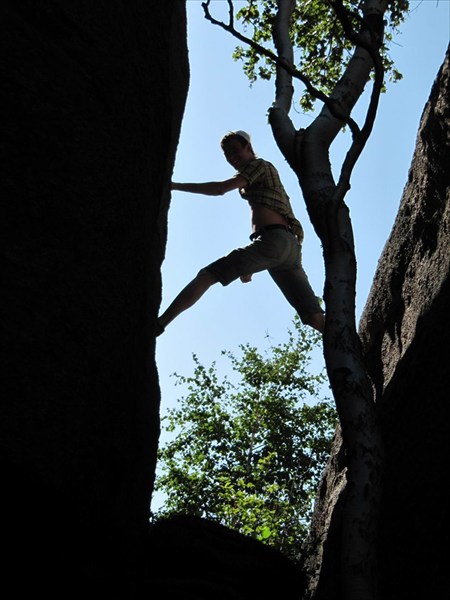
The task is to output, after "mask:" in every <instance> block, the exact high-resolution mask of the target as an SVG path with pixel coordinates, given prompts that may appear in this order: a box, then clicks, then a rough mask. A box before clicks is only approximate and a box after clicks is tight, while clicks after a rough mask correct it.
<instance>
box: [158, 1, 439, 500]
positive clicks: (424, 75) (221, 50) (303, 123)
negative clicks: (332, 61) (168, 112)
mask: <svg viewBox="0 0 450 600" xmlns="http://www.w3.org/2000/svg"><path fill="white" fill-rule="evenodd" d="M239 4H242V3H240V2H236V5H239ZM410 4H411V8H412V12H411V14H410V16H409V17H408V19H407V21H406V23H404V24H403V25H402V27H401V33H400V35H399V36H397V37H396V39H395V41H394V45H393V47H392V49H391V56H392V57H393V58H394V60H395V62H396V65H397V68H398V69H399V70H400V71H401V72H402V73H403V76H404V79H403V80H402V81H401V82H399V83H397V84H394V85H392V84H391V85H389V88H388V93H387V94H384V95H383V96H382V97H381V102H380V107H379V111H378V115H377V120H376V123H375V127H374V130H373V133H372V136H371V138H370V139H369V141H368V144H367V146H366V148H365V150H364V152H363V155H362V156H361V158H360V160H359V162H358V164H357V165H356V167H355V170H354V172H353V177H352V182H351V183H352V187H351V190H350V191H349V193H348V194H347V197H346V202H347V204H348V206H349V208H350V212H351V218H352V222H353V228H354V235H355V246H356V254H357V261H358V282H357V297H356V315H357V319H359V317H360V315H361V313H362V310H363V309H364V305H365V302H366V300H367V296H368V293H369V291H370V286H371V282H372V279H373V276H374V273H375V270H376V267H377V262H378V259H379V256H380V254H381V251H382V250H383V247H384V244H385V242H386V240H387V238H388V236H389V234H390V231H391V229H392V225H393V223H394V219H395V216H396V213H397V210H398V206H399V202H400V198H401V195H402V191H403V188H404V185H405V183H406V181H407V175H408V169H409V166H410V163H411V158H412V155H413V151H414V147H415V140H416V135H417V130H418V126H419V122H420V117H421V114H422V111H423V108H424V106H425V103H426V102H427V100H428V97H429V94H430V90H431V86H432V83H433V81H434V79H435V77H436V75H437V72H438V69H439V67H440V66H441V64H442V62H443V60H444V56H445V52H446V48H447V45H448V43H449V38H450V2H449V0H422V1H421V2H420V1H412V2H411V3H410ZM187 12H188V47H189V63H190V87H189V94H188V99H187V104H186V110H185V114H184V119H183V125H182V130H181V137H180V142H179V146H178V151H177V157H176V163H175V167H174V173H173V180H174V181H180V182H192V181H194V182H197V181H198V182H201V181H212V180H222V179H227V178H229V177H231V176H232V175H233V174H234V172H233V170H232V168H231V167H230V166H229V165H228V163H227V162H226V161H225V160H224V158H223V154H222V151H221V149H220V147H219V141H220V139H221V137H222V136H223V135H224V134H225V133H226V132H227V131H230V130H235V129H243V130H245V131H248V132H249V133H250V134H251V136H252V141H253V147H254V149H255V152H256V153H257V155H258V156H260V157H262V158H265V159H267V160H269V161H271V162H272V163H273V164H274V165H275V166H276V167H277V168H278V170H279V172H280V175H281V179H282V181H283V184H284V186H285V188H286V191H287V193H288V195H289V196H290V198H291V203H292V206H293V209H294V212H295V214H296V216H297V218H298V219H299V220H300V221H301V222H302V225H303V228H304V230H305V241H304V244H303V266H304V268H305V270H306V272H307V274H308V277H309V279H310V282H311V284H312V286H313V289H314V290H315V292H316V294H317V295H318V296H322V293H323V283H324V267H323V257H322V251H321V246H320V243H319V240H318V239H317V237H316V235H315V233H314V230H313V229H312V226H311V224H310V222H309V219H308V216H307V213H306V210H305V207H304V202H303V198H302V195H301V192H300V188H299V186H298V183H297V180H296V177H295V175H294V174H293V172H292V171H291V169H290V168H289V166H288V165H287V163H286V162H285V160H284V158H283V157H282V155H281V153H280V151H279V150H278V147H277V146H276V144H275V142H274V140H273V137H272V133H271V129H270V126H269V125H268V122H267V110H268V108H269V107H270V105H271V104H272V102H273V94H274V90H273V82H259V81H258V82H257V83H255V84H254V85H253V86H252V87H250V86H249V82H248V80H247V78H246V77H245V75H244V74H243V72H242V69H241V64H240V63H239V62H235V61H233V60H232V58H231V54H232V52H233V49H234V47H235V46H236V40H234V38H232V37H231V35H230V34H228V33H227V32H225V31H223V30H222V29H219V28H218V27H216V26H213V25H212V24H211V23H209V22H208V21H206V20H205V18H204V16H203V9H202V6H201V0H188V1H187ZM212 12H213V14H214V15H216V16H217V17H218V18H219V17H221V18H224V19H226V18H227V3H226V2H225V0H216V1H215V2H213V3H212ZM296 85H297V87H296V92H297V97H298V95H299V93H300V90H301V88H300V87H299V86H300V83H298V84H296ZM291 116H292V119H293V121H294V125H295V127H296V128H300V127H307V126H308V124H309V123H310V122H311V119H313V118H314V114H302V113H301V112H300V110H299V108H298V107H293V109H292V111H291ZM347 146H348V139H346V138H345V135H344V136H340V139H339V140H338V141H337V142H336V143H335V144H334V146H333V148H332V153H331V156H332V162H333V166H334V167H333V168H334V170H335V174H336V175H338V173H339V169H340V164H341V161H342V159H343V157H344V155H345V152H346V149H347ZM249 234H250V220H249V210H248V205H247V203H246V202H245V201H244V200H242V199H241V197H240V196H239V194H238V192H237V191H234V192H230V193H228V194H226V195H224V196H219V197H207V196H200V195H194V194H188V193H183V192H173V193H172V201H171V207H170V212H169V234H168V240H167V249H166V257H165V260H164V263H163V266H162V276H163V299H162V309H165V308H166V307H167V305H168V304H169V303H170V302H171V301H172V300H173V298H174V297H175V296H176V294H178V292H179V291H180V290H181V288H182V287H184V285H185V284H186V283H188V281H190V280H191V279H192V278H193V277H194V276H195V275H196V274H197V272H198V271H199V269H200V268H201V267H203V266H205V265H207V264H208V263H210V262H212V261H213V260H216V259H217V258H220V257H221V256H224V255H225V254H227V253H228V252H230V251H231V250H232V249H234V248H236V247H239V246H243V245H246V244H247V243H248V236H249ZM293 316H294V313H293V309H292V308H291V306H290V305H289V304H288V303H287V302H286V300H285V299H284V297H283V296H282V294H281V292H280V291H279V290H278V288H277V287H276V286H275V284H274V283H273V282H272V280H271V278H270V276H269V275H268V274H267V273H261V274H258V275H255V276H254V278H253V281H252V282H251V283H247V284H242V283H241V282H240V281H236V282H234V283H232V284H230V285H229V286H227V287H225V288H224V287H222V286H221V285H220V284H216V285H215V286H213V287H212V288H211V289H210V290H209V291H208V292H207V293H206V295H205V296H204V297H203V298H202V299H201V300H200V301H199V302H198V303H197V304H196V305H195V306H194V307H193V308H191V309H190V310H189V311H187V312H185V313H183V314H182V315H181V316H180V317H179V318H178V319H176V320H175V321H174V322H173V323H171V324H170V325H169V326H168V328H167V330H166V331H165V333H164V334H163V335H162V336H160V337H159V338H158V339H157V354H156V358H157V365H158V371H159V376H160V386H161V394H162V404H161V411H162V413H164V412H165V411H166V410H167V408H168V407H170V406H173V405H174V404H175V403H176V401H177V398H178V397H179V396H180V394H181V389H180V388H179V387H176V386H175V379H174V378H173V377H171V374H172V373H174V372H177V373H180V374H184V375H190V374H192V371H193V363H192V358H191V355H192V353H195V354H197V355H198V357H199V359H200V361H201V362H202V363H203V364H205V365H208V366H209V365H210V364H211V363H212V362H213V361H214V360H216V359H218V362H219V365H221V364H222V363H221V362H220V352H221V350H222V349H227V350H237V349H238V346H239V344H241V343H246V342H249V343H251V344H253V345H256V346H257V347H259V348H261V349H263V348H265V347H266V346H267V341H266V340H265V336H266V334H267V333H269V334H270V336H271V338H272V341H273V343H279V342H281V341H284V340H285V339H286V336H287V329H288V328H289V327H290V326H291V323H292V319H293ZM316 360H317V366H318V368H320V367H321V357H320V356H319V357H318V358H317V359H316ZM224 368H225V369H226V367H224ZM163 440H164V436H163V437H162V441H163ZM155 500H156V499H155ZM155 504H156V502H155ZM155 508H156V506H155Z"/></svg>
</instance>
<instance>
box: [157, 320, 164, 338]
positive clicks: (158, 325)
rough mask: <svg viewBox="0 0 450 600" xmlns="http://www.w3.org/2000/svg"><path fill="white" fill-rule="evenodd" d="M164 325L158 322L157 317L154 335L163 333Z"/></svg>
mask: <svg viewBox="0 0 450 600" xmlns="http://www.w3.org/2000/svg"><path fill="white" fill-rule="evenodd" d="M164 330H165V327H164V326H163V325H162V324H161V323H160V322H159V319H157V321H156V337H158V336H159V335H161V334H162V333H164Z"/></svg>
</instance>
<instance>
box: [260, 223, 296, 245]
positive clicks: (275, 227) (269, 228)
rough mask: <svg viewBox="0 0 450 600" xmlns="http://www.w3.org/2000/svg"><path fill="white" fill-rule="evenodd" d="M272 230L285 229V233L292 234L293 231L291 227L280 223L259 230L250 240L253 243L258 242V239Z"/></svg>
mask: <svg viewBox="0 0 450 600" xmlns="http://www.w3.org/2000/svg"><path fill="white" fill-rule="evenodd" d="M271 229H284V230H285V231H288V232H289V233H292V229H291V228H290V227H288V226H287V225H281V224H278V223H274V224H273V225H266V226H265V227H261V228H260V229H258V231H254V232H253V233H252V234H251V236H250V240H251V241H252V242H253V240H256V238H257V237H259V236H260V235H262V234H263V233H265V232H266V231H270V230H271Z"/></svg>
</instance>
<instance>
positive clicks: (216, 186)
mask: <svg viewBox="0 0 450 600" xmlns="http://www.w3.org/2000/svg"><path fill="white" fill-rule="evenodd" d="M246 185H247V180H246V179H245V177H242V175H234V176H233V177H230V179H225V181H208V182H205V183H175V182H172V183H171V184H170V189H171V190H174V191H179V192H191V193H192V194H203V195H204V196H222V195H223V194H226V193H227V192H231V191H232V190H237V189H238V188H243V187H245V186H246Z"/></svg>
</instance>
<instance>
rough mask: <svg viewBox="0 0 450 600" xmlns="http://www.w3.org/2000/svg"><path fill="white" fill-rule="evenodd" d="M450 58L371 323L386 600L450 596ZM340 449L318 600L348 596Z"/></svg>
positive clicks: (329, 483) (323, 525)
mask: <svg viewBox="0 0 450 600" xmlns="http://www.w3.org/2000/svg"><path fill="white" fill-rule="evenodd" d="M449 58H450V57H449V53H447V56H446V58H445V62H444V64H443V66H442V68H441V70H440V72H439V74H438V77H437V79H436V81H435V84H434V86H433V89H432V92H431V96H430V99H429V101H428V103H427V105H426V107H425V110H424V113H423V116H422V121H421V124H420V129H419V133H418V137H417V145H416V149H415V154H414V158H413V162H412V165H411V168H410V172H409V177H408V182H407V184H406V187H405V190H404V193H403V197H402V200H401V205H400V209H399V213H398V216H397V219H396V222H395V224H394V227H393V230H392V233H391V236H390V238H389V240H388V242H387V244H386V246H385V249H384V251H383V253H382V256H381V258H380V261H379V265H378V270H377V273H376V276H375V280H374V283H373V286H372V290H371V293H370V296H369V299H368V302H367V305H366V307H365V311H364V314H363V316H362V319H361V323H360V334H361V339H362V342H363V346H364V351H365V354H366V358H367V364H368V368H369V372H370V375H371V377H372V379H373V382H374V385H375V387H376V396H377V409H378V413H379V417H380V427H381V432H382V436H383V439H384V444H385V454H386V461H385V481H384V491H383V499H382V507H381V520H380V531H379V548H378V550H379V552H378V555H379V583H380V598H382V599H383V600H403V599H405V600H406V599H408V600H415V599H417V600H419V599H420V600H423V599H424V598H443V597H445V596H446V595H448V574H447V570H448V564H447V559H446V558H445V557H446V556H447V555H448V542H447V540H446V535H447V532H448V527H449V505H448V492H446V491H444V490H445V489H446V486H445V477H446V473H447V471H448V424H449V422H450V421H449V417H450V415H449V407H450V403H449V389H450V368H449V365H450V352H449V348H450V345H449V339H450V317H449V306H450V191H449V190H450V170H449V165H450V62H449ZM340 444H341V440H340V439H339V438H338V439H337V440H336V444H335V447H334V453H333V461H332V462H331V463H330V468H329V470H328V473H327V476H326V479H325V481H324V485H323V487H322V490H321V494H320V497H319V502H318V510H317V513H316V520H315V526H314V531H313V539H312V542H313V545H315V548H314V551H313V552H312V556H314V557H315V560H316V564H315V565H313V568H312V570H313V571H314V567H315V569H316V570H320V571H321V572H320V576H319V584H318V589H317V592H318V593H317V596H316V597H315V600H322V599H325V598H326V599H327V600H331V599H333V600H334V599H337V598H339V597H340V594H339V583H338V577H339V575H338V569H339V565H338V560H339V558H338V557H339V550H338V537H339V506H340V498H341V496H340V494H341V491H342V490H345V482H344V485H343V479H345V477H344V471H343V461H342V451H341V448H340ZM310 552H311V548H310ZM322 555H323V563H322V564H321V565H320V563H321V557H322ZM308 567H309V569H311V567H312V565H311V561H310V563H309V565H308ZM313 579H314V576H313Z"/></svg>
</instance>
